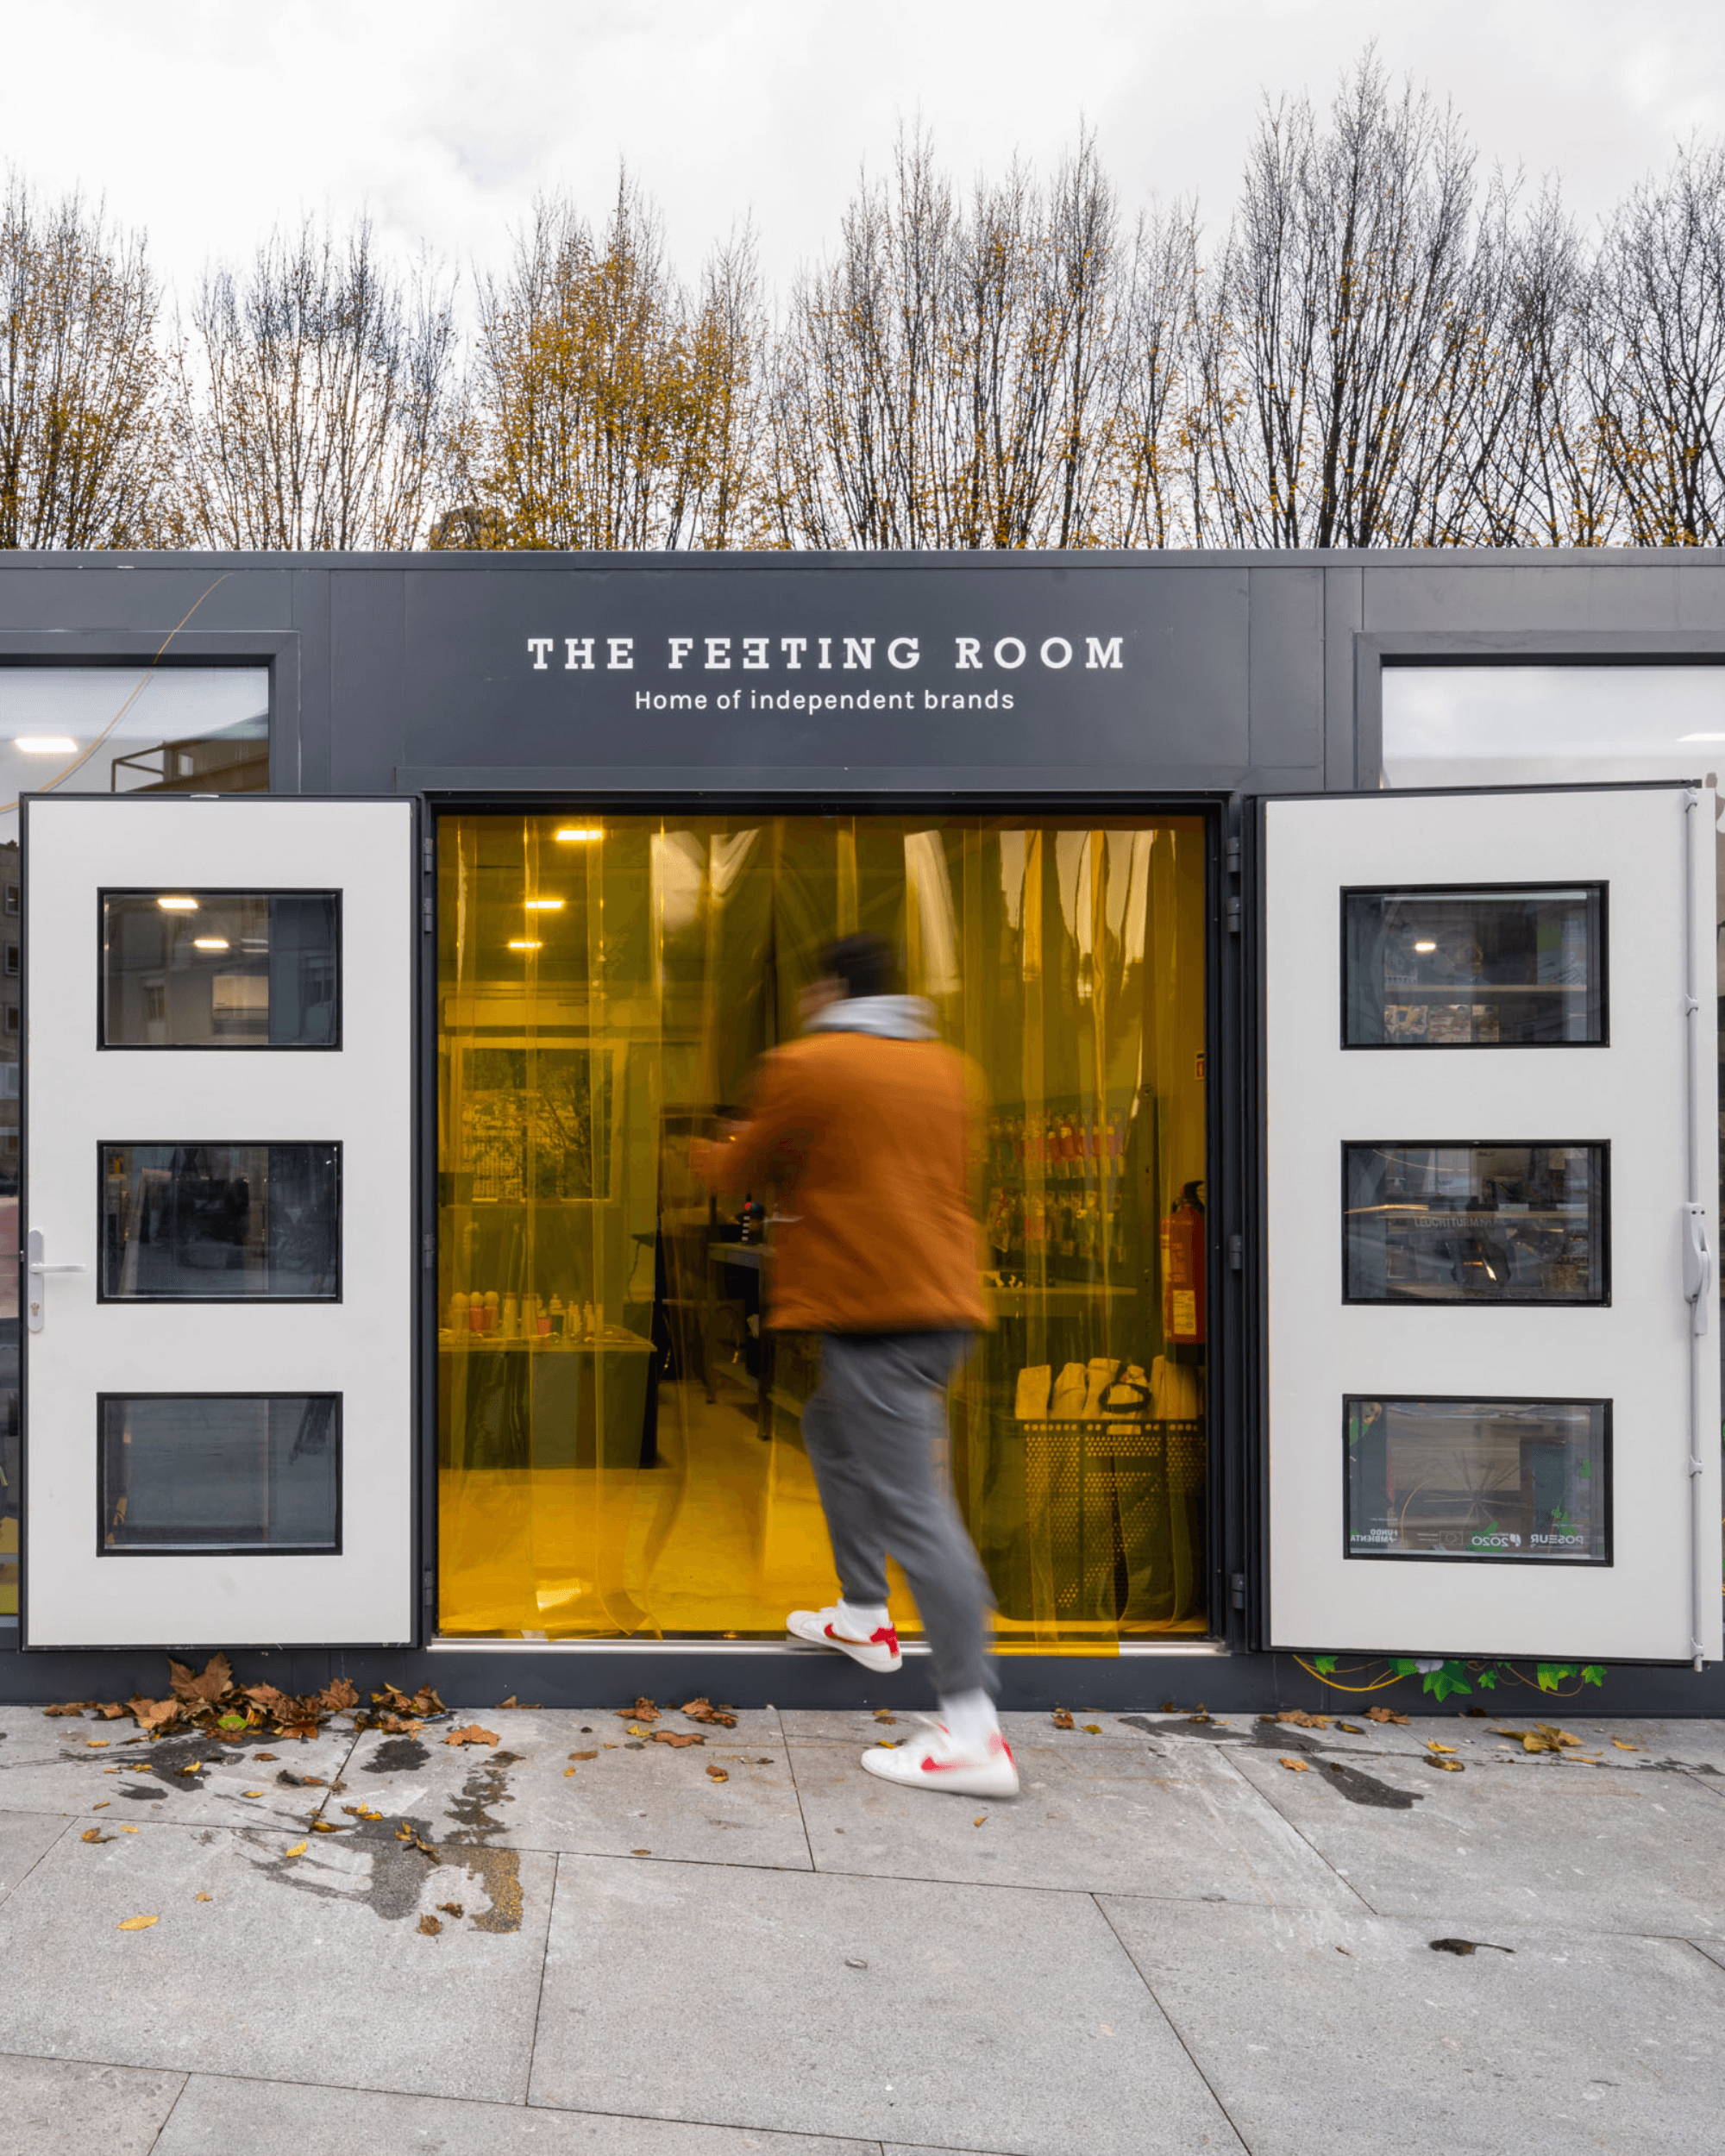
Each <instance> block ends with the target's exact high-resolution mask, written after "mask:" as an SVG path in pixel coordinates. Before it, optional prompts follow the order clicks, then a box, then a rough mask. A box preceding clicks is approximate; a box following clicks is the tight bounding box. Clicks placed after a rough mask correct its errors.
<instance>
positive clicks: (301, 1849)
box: [281, 1841, 311, 1857]
mask: <svg viewBox="0 0 1725 2156" xmlns="http://www.w3.org/2000/svg"><path fill="white" fill-rule="evenodd" d="M310 1847H311V1843H310V1842H304V1841H297V1842H295V1843H294V1845H293V1846H292V1849H284V1850H283V1851H282V1852H281V1853H282V1855H283V1856H284V1857H303V1856H304V1854H305V1852H306V1851H307V1850H308V1849H309V1848H310Z"/></svg>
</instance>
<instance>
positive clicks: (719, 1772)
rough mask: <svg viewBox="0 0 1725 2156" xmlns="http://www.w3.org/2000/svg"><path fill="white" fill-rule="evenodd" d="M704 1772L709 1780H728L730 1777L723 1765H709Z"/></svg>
mask: <svg viewBox="0 0 1725 2156" xmlns="http://www.w3.org/2000/svg"><path fill="white" fill-rule="evenodd" d="M706 1773H707V1779H708V1781H710V1782H728V1781H730V1779H731V1777H730V1776H729V1775H728V1774H727V1773H726V1772H725V1771H724V1768H723V1767H709V1768H708V1769H707V1771H706Z"/></svg>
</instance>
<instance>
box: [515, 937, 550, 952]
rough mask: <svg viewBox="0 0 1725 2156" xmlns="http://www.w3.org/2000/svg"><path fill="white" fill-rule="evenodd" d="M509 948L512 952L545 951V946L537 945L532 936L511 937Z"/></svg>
mask: <svg viewBox="0 0 1725 2156" xmlns="http://www.w3.org/2000/svg"><path fill="white" fill-rule="evenodd" d="M509 948H510V949H511V950H544V948H545V946H544V945H543V943H535V942H534V941H533V938H532V937H530V936H511V937H510V939H509Z"/></svg>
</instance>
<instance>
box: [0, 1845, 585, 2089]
mask: <svg viewBox="0 0 1725 2156" xmlns="http://www.w3.org/2000/svg"><path fill="white" fill-rule="evenodd" d="M428 1823H429V1822H428ZM92 1824H96V1825H98V1826H100V1825H103V1822H102V1821H94V1822H92ZM127 1824H130V1822H129V1821H127V1822H121V1825H127ZM107 1831H108V1829H107V1827H105V1826H103V1832H104V1833H105V1832H107ZM422 1831H423V1830H422ZM301 1839H304V1841H305V1843H306V1847H305V1850H304V1854H303V1855H302V1856H299V1857H297V1858H296V1857H290V1856H288V1855H287V1853H286V1852H287V1851H288V1850H289V1849H290V1848H292V1847H294V1846H297V1845H296V1844H295V1843H293V1842H291V1841H290V1839H289V1838H288V1835H287V1834H286V1833H282V1832H279V1831H276V1830H270V1829H265V1828H252V1829H249V1830H245V1831H235V1830H231V1829H226V1828H222V1827H196V1826H191V1827H166V1826H159V1825H156V1824H155V1823H154V1822H150V1823H147V1824H145V1825H143V1826H140V1827H136V1829H135V1832H133V1833H122V1832H120V1831H119V1830H118V1827H116V1828H115V1829H114V1831H113V1833H112V1838H111V1839H109V1840H107V1841H104V1842H101V1843H96V1844H87V1843H85V1842H84V1841H82V1840H81V1839H79V1834H78V1822H76V1821H74V1822H73V1827H72V1829H70V1830H68V1831H67V1832H66V1833H65V1834H63V1835H62V1836H61V1837H60V1840H59V1841H58V1842H57V1843H56V1845H55V1847H54V1848H53V1851H51V1852H49V1854H48V1856H47V1858H44V1860H43V1861H42V1862H41V1864H40V1865H37V1866H36V1868H35V1870H34V1871H33V1872H32V1873H31V1874H30V1876H29V1877H28V1879H26V1880H25V1881H24V1882H23V1883H22V1885H20V1886H19V1887H18V1888H17V1889H16V1890H15V1891H14V1892H13V1893H12V1894H11V1895H10V1896H9V1897H8V1899H7V1900H6V1901H5V1902H3V1903H0V1968H3V1969H6V1970H9V1971H28V1981H27V1982H22V1983H9V1984H6V1985H4V1986H3V1987H0V2051H15V2052H21V2053H27V2054H29V2055H32V2056H38V2057H49V2058H62V2059H78V2058H81V2059H106V2060H109V2061H111V2062H112V2063H114V2064H116V2065H130V2066H153V2067H162V2068H170V2069H185V2068H189V2067H191V2065H197V2066H198V2067H199V2068H200V2069H203V2070H204V2071H216V2072H228V2073H236V2074H243V2075H247V2076H262V2077H264V2078H272V2077H273V2078H281V2079H300V2078H309V2077H313V2076H316V2075H317V2074H318V2073H319V2072H320V2071H321V2072H324V2073H327V2074H329V2075H331V2076H336V2077H339V2078H340V2079H342V2081H343V2082H345V2083H348V2084H351V2085H353V2086H354V2087H355V2088H366V2089H385V2090H404V2091H407V2092H410V2093H413V2094H425V2095H438V2096H455V2095H462V2096H484V2097H489V2098H492V2099H494V2100H497V2101H499V2102H505V2103H508V2102H519V2101H520V2100H521V2099H522V2097H523V2096H524V2095H525V2092H526V2080H527V2068H528V2059H529V2056H530V2049H531V2044H532V2034H533V2019H534V2013H535V2009H536V2003H537V1999H538V1987H539V1969H540V1957H541V1952H542V1946H543V1939H544V1934H545V1926H546V1922H547V1919H548V1916H549V1907H550V1896H551V1886H552V1881H553V1877H554V1875H555V1861H554V1859H552V1858H548V1857H543V1856H539V1855H536V1854H525V1853H519V1852H516V1851H513V1850H492V1849H482V1850H480V1849H465V1850H455V1849H443V1850H439V1851H437V1852H436V1856H435V1857H428V1856H426V1855H425V1854H424V1853H423V1852H421V1851H420V1850H418V1849H416V1848H415V1847H413V1846H411V1845H410V1844H407V1843H404V1842H402V1841H399V1840H398V1839H396V1838H395V1836H394V1834H393V1833H392V1832H391V1831H390V1829H389V1828H388V1827H386V1826H381V1825H380V1826H378V1827H371V1828H367V1829H364V1830H361V1831H356V1832H353V1833H342V1834H336V1835H329V1836H327V1837H326V1836H316V1835H308V1836H304V1837H302V1838H301ZM425 1839H426V1840H427V1842H428V1844H429V1843H430V1836H429V1835H426V1836H425ZM200 1894H202V1895H207V1896H209V1899H208V1900H207V1901H202V1902H200V1901H199V1900H198V1896H199V1895H200ZM440 1902H458V1903H460V1904H461V1908H462V1910H463V1914H462V1915H461V1917H459V1918H457V1917H455V1916H453V1915H447V1914H445V1915H442V1916H439V1917H437V1919H436V1921H438V1922H439V1923H440V1924H441V1925H442V1930H441V1933H440V1934H437V1935H435V1936H432V1935H426V1934H421V1933H420V1932H419V1931H418V1929H417V1924H418V1921H419V1919H420V1917H421V1916H422V1915H434V1914H435V1913H436V1908H437V1905H438V1903H440ZM143 1915H153V1916H154V1917H155V1918H156V1919H157V1921H156V1923H155V1924H154V1926H153V1927H150V1928H148V1929H146V1930H140V1931H135V1932H122V1931H121V1930H120V1929H119V1927H120V1925H121V1924H122V1923H123V1922H125V1921H127V1920H129V1919H130V1918H132V1917H135V1916H143ZM481 2001H482V2002H483V2009H482V2010H477V2009H476V2002H481Z"/></svg>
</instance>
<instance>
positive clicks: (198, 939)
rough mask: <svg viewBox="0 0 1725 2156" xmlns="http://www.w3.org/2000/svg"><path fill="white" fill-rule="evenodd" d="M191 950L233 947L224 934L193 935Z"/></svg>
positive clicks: (227, 948) (230, 948)
mask: <svg viewBox="0 0 1725 2156" xmlns="http://www.w3.org/2000/svg"><path fill="white" fill-rule="evenodd" d="M191 948H192V949H193V950H232V949H233V948H234V947H233V945H232V944H231V943H229V941H228V939H227V937H225V936H194V937H192V939H191Z"/></svg>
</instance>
